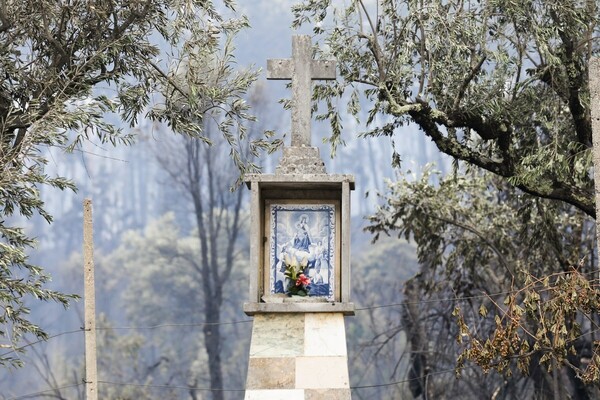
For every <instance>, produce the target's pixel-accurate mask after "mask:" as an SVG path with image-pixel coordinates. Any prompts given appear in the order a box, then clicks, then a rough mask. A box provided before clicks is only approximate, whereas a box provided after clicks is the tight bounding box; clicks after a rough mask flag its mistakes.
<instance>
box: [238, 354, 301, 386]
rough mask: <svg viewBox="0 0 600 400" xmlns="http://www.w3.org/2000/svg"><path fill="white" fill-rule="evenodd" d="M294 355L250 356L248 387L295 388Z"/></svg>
mask: <svg viewBox="0 0 600 400" xmlns="http://www.w3.org/2000/svg"><path fill="white" fill-rule="evenodd" d="M295 382H296V359H295V358H294V357H277V358H250V363H249V364H248V379H247V380H246V389H294V388H295Z"/></svg>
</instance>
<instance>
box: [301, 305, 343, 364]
mask: <svg viewBox="0 0 600 400" xmlns="http://www.w3.org/2000/svg"><path fill="white" fill-rule="evenodd" d="M305 324H306V327H307V329H306V330H305V333H304V355H305V356H341V357H345V356H347V350H346V329H345V325H344V317H343V315H342V314H306V316H305Z"/></svg>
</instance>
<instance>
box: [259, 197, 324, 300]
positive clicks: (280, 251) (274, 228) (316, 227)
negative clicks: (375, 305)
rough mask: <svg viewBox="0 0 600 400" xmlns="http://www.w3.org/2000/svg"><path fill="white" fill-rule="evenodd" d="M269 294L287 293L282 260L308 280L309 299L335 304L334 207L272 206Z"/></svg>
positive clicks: (314, 205) (284, 264) (305, 205)
mask: <svg viewBox="0 0 600 400" xmlns="http://www.w3.org/2000/svg"><path fill="white" fill-rule="evenodd" d="M269 213H270V227H269V239H270V249H269V255H270V257H269V259H270V266H271V268H270V273H269V275H270V279H269V280H270V288H271V290H270V292H271V293H287V289H286V288H288V286H289V282H288V281H286V279H287V278H286V277H285V271H286V262H285V260H288V261H289V260H292V262H294V260H295V262H296V263H297V265H299V266H300V268H302V269H303V271H302V272H303V273H304V275H305V276H307V277H308V278H309V279H310V285H309V291H308V295H309V296H318V297H326V298H327V299H328V300H332V301H333V300H334V283H335V279H334V273H335V262H336V260H335V221H336V220H335V204H271V205H270V209H269Z"/></svg>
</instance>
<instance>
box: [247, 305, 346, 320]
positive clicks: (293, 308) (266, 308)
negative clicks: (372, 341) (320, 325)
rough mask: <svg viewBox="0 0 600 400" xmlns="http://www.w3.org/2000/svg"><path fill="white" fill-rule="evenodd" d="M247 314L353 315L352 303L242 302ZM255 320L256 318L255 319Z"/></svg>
mask: <svg viewBox="0 0 600 400" xmlns="http://www.w3.org/2000/svg"><path fill="white" fill-rule="evenodd" d="M244 312H245V313H246V314H247V315H254V316H257V315H260V314H262V313H283V314H288V313H342V314H344V315H354V313H355V311H354V303H338V302H331V303H244ZM255 322H256V320H255Z"/></svg>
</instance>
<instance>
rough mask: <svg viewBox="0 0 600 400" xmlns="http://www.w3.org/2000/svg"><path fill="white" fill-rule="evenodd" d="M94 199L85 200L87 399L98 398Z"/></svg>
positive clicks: (84, 262) (84, 259)
mask: <svg viewBox="0 0 600 400" xmlns="http://www.w3.org/2000/svg"><path fill="white" fill-rule="evenodd" d="M93 232H94V229H93V222H92V200H90V199H85V200H83V270H84V271H83V277H84V294H83V301H84V319H85V327H84V331H85V387H86V396H85V398H86V400H98V371H97V362H96V290H95V284H94V235H93Z"/></svg>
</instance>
